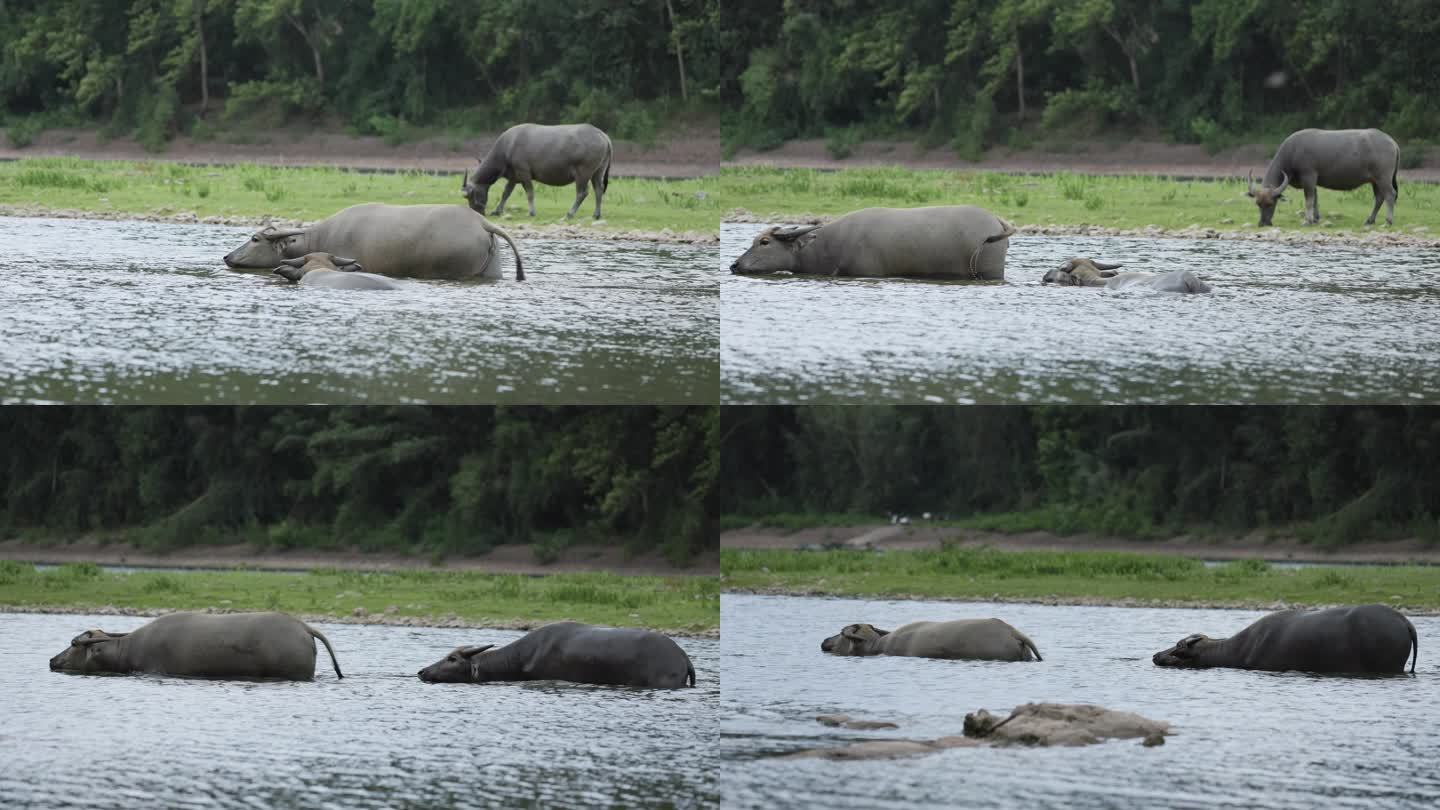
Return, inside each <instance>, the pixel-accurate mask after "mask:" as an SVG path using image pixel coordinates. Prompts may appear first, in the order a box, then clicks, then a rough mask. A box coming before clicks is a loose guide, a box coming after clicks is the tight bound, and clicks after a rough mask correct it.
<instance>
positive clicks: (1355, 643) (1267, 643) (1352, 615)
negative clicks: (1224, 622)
mask: <svg viewBox="0 0 1440 810" xmlns="http://www.w3.org/2000/svg"><path fill="white" fill-rule="evenodd" d="M1412 649H1413V650H1414V658H1413V659H1412V660H1411V661H1410V671H1411V672H1412V673H1413V672H1414V671H1415V660H1417V659H1419V657H1420V644H1419V641H1418V639H1417V638H1416V636H1415V625H1413V624H1411V623H1410V620H1409V619H1407V618H1405V617H1404V616H1403V615H1401V614H1400V613H1399V612H1397V611H1395V610H1394V609H1392V608H1389V607H1386V606H1385V605H1361V606H1360V607H1348V608H1330V609H1328V610H1282V611H1280V612H1279V613H1271V614H1270V615H1269V616H1266V617H1264V618H1263V619H1260V620H1259V621H1257V622H1255V623H1254V624H1252V625H1250V626H1249V627H1247V628H1245V629H1244V630H1241V631H1240V632H1239V633H1236V634H1235V635H1233V636H1231V637H1230V638H1218V639H1217V638H1210V637H1209V636H1203V635H1193V636H1186V637H1185V638H1183V639H1181V640H1180V642H1179V643H1178V644H1176V645H1175V646H1174V647H1171V648H1170V649H1168V650H1162V651H1160V652H1158V653H1155V655H1154V657H1153V658H1152V659H1151V660H1152V661H1153V662H1154V663H1155V665H1156V666H1160V667H1189V668H1209V667H1233V668H1236V669H1259V670H1267V671H1272V672H1282V671H1285V670H1292V669H1293V670H1299V671H1302V672H1349V673H1367V672H1375V673H1380V672H1404V671H1405V659H1407V658H1410V655H1411V650H1412Z"/></svg>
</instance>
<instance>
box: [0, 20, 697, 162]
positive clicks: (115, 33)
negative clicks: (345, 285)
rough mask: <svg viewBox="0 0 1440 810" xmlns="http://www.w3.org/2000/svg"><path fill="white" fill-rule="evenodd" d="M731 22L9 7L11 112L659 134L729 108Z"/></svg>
mask: <svg viewBox="0 0 1440 810" xmlns="http://www.w3.org/2000/svg"><path fill="white" fill-rule="evenodd" d="M718 16H719V5H718V2H717V0H492V2H486V3H479V2H475V0H0V54H3V55H0V113H3V114H6V115H9V116H12V117H13V116H19V115H25V114H29V115H30V116H32V118H30V119H27V120H28V121H32V122H33V121H36V120H41V119H37V118H34V117H33V116H35V115H37V114H39V115H41V116H42V117H47V118H48V120H50V121H51V122H65V123H80V122H89V121H96V120H98V121H103V122H106V123H107V131H109V132H110V133H111V134H123V133H128V132H131V131H138V133H139V135H140V138H141V141H142V142H143V143H146V144H147V145H148V146H152V147H157V148H158V147H159V146H162V145H163V143H164V142H165V141H166V140H167V139H168V138H170V137H171V136H173V135H174V134H175V133H177V132H180V131H187V132H191V133H192V134H195V135H196V136H197V137H201V136H203V134H204V133H205V132H209V131H213V127H214V126H215V124H216V122H217V121H220V122H223V121H224V120H231V121H238V122H243V123H245V124H247V125H251V126H258V127H265V126H273V125H279V124H282V123H285V122H287V121H291V120H296V119H299V120H312V121H322V122H323V121H325V120H326V119H330V120H338V121H340V122H343V123H345V124H349V125H350V126H351V127H353V128H354V129H355V130H356V131H358V132H359V133H361V134H378V135H390V134H392V133H394V132H395V131H397V130H398V129H399V128H402V127H404V126H406V125H410V124H417V123H436V124H444V125H450V126H456V127H460V128H463V129H467V130H470V131H481V132H497V131H499V130H501V129H504V128H505V127H507V126H509V125H511V124H517V123H521V122H523V121H535V122H539V123H562V122H565V121H577V120H588V121H590V122H591V123H594V124H596V125H597V126H599V127H601V128H602V129H606V130H607V131H609V132H610V133H611V135H612V136H614V137H618V138H628V137H637V138H641V139H643V138H644V137H645V136H646V135H647V134H652V135H653V130H654V129H655V128H656V127H657V126H659V125H661V124H663V123H664V121H659V120H657V118H658V117H661V116H666V115H674V114H678V113H680V112H684V111H688V110H703V109H706V108H709V107H713V105H714V104H715V103H716V99H717V93H718V76H719V61H720V58H719V53H718V50H717V47H716V39H715V37H714V36H713V34H712V33H711V32H713V30H714V29H715V27H716V25H717V21H718ZM27 125H29V126H34V125H35V124H33V123H30V124H27ZM197 126H198V127H199V128H200V129H199V130H198V131H197V130H196V127H197ZM13 137H14V133H13V132H12V138H13ZM21 137H22V139H23V137H24V136H23V135H22V136H21Z"/></svg>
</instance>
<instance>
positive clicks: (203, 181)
mask: <svg viewBox="0 0 1440 810" xmlns="http://www.w3.org/2000/svg"><path fill="white" fill-rule="evenodd" d="M718 184H719V181H718V179H717V178H715V177H713V176H711V177H699V178H694V179H687V180H673V181H672V180H647V179H640V178H626V179H618V178H611V181H610V190H609V192H608V193H607V194H606V195H605V204H604V213H605V219H604V220H603V223H602V224H600V225H590V224H588V223H590V222H592V221H593V220H591V218H590V217H591V216H592V215H593V213H594V210H595V208H594V206H595V198H594V196H593V195H591V196H590V197H588V198H587V199H586V200H585V202H584V203H582V204H581V206H580V211H578V212H576V215H575V219H574V220H573V223H575V224H577V225H578V226H579V227H580V228H584V229H591V230H599V231H610V232H643V233H658V232H659V231H661V230H665V229H669V230H670V231H672V232H679V231H700V232H704V233H714V232H715V227H716V222H717V221H718V220H719V218H720V211H721V209H720V202H719V193H718ZM503 191H504V186H503V185H502V184H497V185H496V186H495V187H493V188H492V189H491V205H492V206H493V205H494V204H495V203H498V202H499V199H500V194H501V193H502V192H503ZM574 199H575V189H574V187H573V186H564V187H560V186H543V185H540V184H536V186H535V209H536V214H537V215H536V216H535V217H533V218H532V217H530V216H529V213H528V209H527V206H526V203H525V193H524V189H521V188H518V187H517V188H516V190H515V193H514V194H512V195H511V196H510V201H509V204H508V205H507V206H506V211H505V216H503V217H500V218H498V219H497V218H493V217H492V219H493V220H494V221H495V222H497V223H498V224H500V225H501V226H505V227H509V226H513V225H517V224H524V225H529V226H534V227H537V228H545V227H549V226H552V225H558V224H561V223H564V222H565V219H564V217H565V212H566V211H568V210H570V205H571V203H572V202H573V201H574ZM362 202H383V203H392V204H395V205H419V204H426V203H443V204H463V203H464V200H463V199H462V198H461V196H460V175H459V173H457V172H451V173H447V174H430V173H426V172H418V171H404V172H396V173H378V172H359V171H350V170H346V169H334V168H288V167H275V166H259V165H254V164H248V165H247V164H240V165H233V166H196V165H189V164H183V163H172V162H164V161H97V160H79V159H71V158H34V159H26V160H17V161H12V162H5V163H0V206H6V207H8V208H10V209H17V210H20V211H23V212H25V213H31V214H37V215H43V213H44V212H45V211H47V210H49V211H54V210H66V211H83V212H89V213H94V214H97V215H106V216H114V215H116V214H130V215H136V216H140V215H146V216H157V217H161V218H173V217H179V216H181V215H184V214H194V215H195V217H197V218H199V219H201V220H203V219H206V218H210V217H224V218H246V219H260V218H267V217H274V218H276V219H284V220H305V221H313V220H318V219H323V218H324V217H328V216H330V215H331V214H333V213H335V212H336V211H339V210H341V209H342V208H345V207H347V206H350V205H355V204H356V203H362ZM582 215H583V216H582Z"/></svg>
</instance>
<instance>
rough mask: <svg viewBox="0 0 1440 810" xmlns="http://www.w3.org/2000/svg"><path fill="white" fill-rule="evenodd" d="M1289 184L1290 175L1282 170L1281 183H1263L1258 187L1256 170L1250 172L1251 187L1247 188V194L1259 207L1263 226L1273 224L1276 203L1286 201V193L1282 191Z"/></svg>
mask: <svg viewBox="0 0 1440 810" xmlns="http://www.w3.org/2000/svg"><path fill="white" fill-rule="evenodd" d="M1288 185H1290V176H1289V175H1287V174H1286V173H1284V172H1281V173H1280V184H1279V185H1277V186H1267V185H1265V184H1264V183H1261V184H1260V187H1259V188H1256V187H1255V172H1253V171H1252V172H1250V187H1249V189H1247V190H1246V192H1245V195H1246V196H1248V197H1251V198H1253V199H1254V200H1255V205H1256V206H1257V207H1259V209H1260V225H1261V227H1264V226H1266V225H1270V224H1272V223H1271V222H1270V220H1271V218H1272V217H1274V216H1275V204H1276V203H1280V202H1284V201H1285V195H1284V194H1283V193H1282V192H1284V191H1285V187H1286V186H1288Z"/></svg>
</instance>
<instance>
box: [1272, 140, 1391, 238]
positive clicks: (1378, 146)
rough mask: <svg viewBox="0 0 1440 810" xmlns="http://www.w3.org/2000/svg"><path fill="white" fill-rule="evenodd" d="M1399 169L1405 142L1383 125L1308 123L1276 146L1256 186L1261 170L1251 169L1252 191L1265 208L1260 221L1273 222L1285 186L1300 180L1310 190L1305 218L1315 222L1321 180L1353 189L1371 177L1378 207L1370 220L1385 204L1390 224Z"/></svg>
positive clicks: (1324, 185)
mask: <svg viewBox="0 0 1440 810" xmlns="http://www.w3.org/2000/svg"><path fill="white" fill-rule="evenodd" d="M1399 173H1400V147H1399V146H1397V145H1396V144H1395V139H1394V138H1391V137H1390V136H1389V135H1386V134H1385V133H1383V132H1381V131H1380V130H1378V129H1302V130H1300V131H1299V132H1296V133H1293V134H1292V135H1291V136H1290V137H1288V138H1286V139H1285V141H1284V142H1283V143H1281V144H1280V148H1279V149H1277V150H1276V151H1275V157H1273V158H1271V159H1270V165H1269V167H1267V168H1266V169H1265V179H1264V180H1263V181H1261V183H1260V188H1258V189H1257V188H1255V173H1254V172H1251V173H1250V187H1249V190H1248V191H1247V192H1246V194H1248V195H1249V196H1251V197H1253V198H1255V205H1257V206H1259V208H1260V224H1261V225H1269V224H1271V222H1270V220H1271V218H1272V217H1273V216H1274V215H1275V203H1277V202H1279V201H1280V200H1283V199H1284V197H1283V196H1281V192H1283V191H1284V190H1285V187H1286V186H1287V185H1291V186H1299V187H1300V188H1301V189H1302V190H1304V192H1305V224H1307V225H1313V224H1315V223H1317V222H1319V221H1320V204H1319V197H1318V195H1317V194H1316V193H1315V187H1316V186H1319V187H1321V188H1331V189H1335V190H1336V191H1349V190H1350V189H1352V188H1359V187H1360V186H1362V185H1364V184H1366V183H1369V184H1370V187H1371V188H1372V189H1373V190H1374V191H1375V208H1374V209H1372V210H1371V211H1370V218H1369V219H1367V220H1365V224H1366V225H1374V224H1375V215H1376V214H1378V213H1379V212H1380V206H1381V205H1382V204H1384V205H1385V206H1386V209H1385V224H1386V225H1394V224H1395V199H1396V198H1397V197H1399V196H1400V174H1399Z"/></svg>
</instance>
